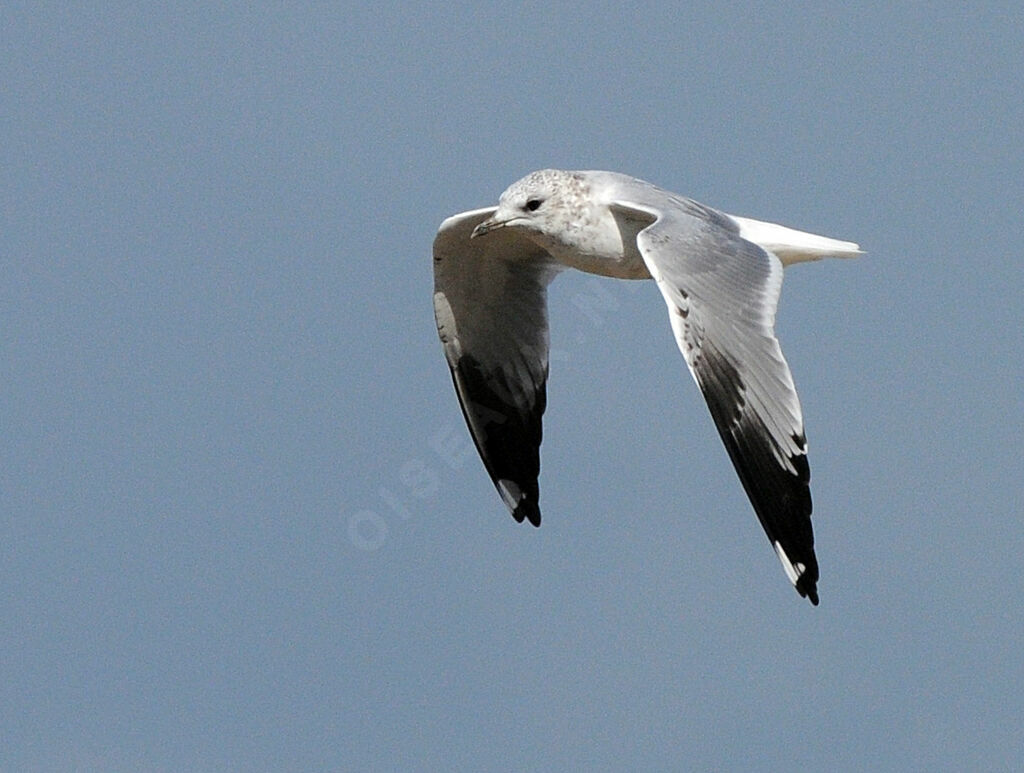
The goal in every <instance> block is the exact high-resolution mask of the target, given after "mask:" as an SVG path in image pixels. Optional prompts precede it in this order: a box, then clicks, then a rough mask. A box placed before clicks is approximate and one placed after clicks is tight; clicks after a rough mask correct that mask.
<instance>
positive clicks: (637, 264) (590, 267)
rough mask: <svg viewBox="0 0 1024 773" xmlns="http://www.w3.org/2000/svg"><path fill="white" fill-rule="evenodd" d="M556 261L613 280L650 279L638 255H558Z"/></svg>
mask: <svg viewBox="0 0 1024 773" xmlns="http://www.w3.org/2000/svg"><path fill="white" fill-rule="evenodd" d="M558 261H559V262H560V263H564V264H565V265H567V266H570V267H571V268H575V269H577V270H579V271H585V272H587V273H588V274H598V275H599V276H608V277H612V278H613V279H650V278H651V272H650V271H648V270H647V265H646V264H645V263H644V261H643V259H642V258H641V257H640V255H639V254H637V255H618V256H611V255H591V254H585V253H575V254H571V255H559V256H558Z"/></svg>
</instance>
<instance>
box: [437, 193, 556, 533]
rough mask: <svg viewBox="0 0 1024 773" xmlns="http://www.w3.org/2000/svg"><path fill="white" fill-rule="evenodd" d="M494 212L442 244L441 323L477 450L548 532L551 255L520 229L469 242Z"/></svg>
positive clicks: (447, 232)
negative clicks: (543, 498) (542, 492)
mask: <svg viewBox="0 0 1024 773" xmlns="http://www.w3.org/2000/svg"><path fill="white" fill-rule="evenodd" d="M494 210H495V208H494V207H491V208H488V209H478V210H474V211H472V212H463V213H462V214H459V215H454V216H453V217H450V218H448V219H447V220H445V221H444V222H443V223H442V224H441V227H440V229H439V230H438V232H437V236H436V237H435V239H434V315H435V318H436V319H437V330H438V334H439V335H440V337H441V342H442V344H443V345H444V353H445V357H446V358H447V360H448V366H449V367H450V368H451V372H452V380H453V381H454V382H455V391H456V393H457V394H458V397H459V403H460V404H461V405H462V413H463V415H464V416H465V417H466V424H467V425H469V431H470V434H471V435H472V436H473V442H474V443H476V447H477V450H478V451H479V452H480V458H481V459H482V460H483V463H484V466H485V467H486V468H487V472H488V473H489V474H490V476H491V480H493V481H494V485H495V486H496V487H497V489H498V493H499V494H500V495H501V498H502V499H503V500H504V502H505V504H506V505H507V506H508V508H509V510H511V512H512V516H513V517H514V518H515V519H516V520H517V521H519V522H520V523H521V522H522V521H523V519H527V520H529V521H530V523H532V524H533V525H534V526H539V525H540V507H539V505H538V499H539V490H538V485H537V478H538V476H539V474H540V442H541V417H542V416H543V414H544V406H545V403H546V392H545V384H546V382H547V376H548V321H547V285H548V283H549V282H550V281H551V279H552V278H553V277H554V276H555V273H556V272H557V270H558V267H557V265H555V264H553V263H552V262H551V261H550V259H549V256H548V254H547V252H545V251H544V250H542V249H541V248H540V247H537V246H536V245H534V244H533V243H532V242H530V241H529V240H528V239H526V238H525V237H523V236H522V235H521V234H519V233H517V232H516V231H515V230H514V229H511V228H501V229H497V230H495V231H492V232H490V233H488V234H487V235H486V236H482V237H478V238H476V239H472V240H471V239H470V234H471V233H472V231H473V228H474V227H475V226H476V225H477V224H478V223H480V222H481V221H483V220H484V219H486V218H487V217H489V216H490V215H491V214H492V213H493V212H494Z"/></svg>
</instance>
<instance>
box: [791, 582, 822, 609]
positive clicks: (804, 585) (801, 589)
mask: <svg viewBox="0 0 1024 773" xmlns="http://www.w3.org/2000/svg"><path fill="white" fill-rule="evenodd" d="M796 589H797V592H798V593H799V594H800V595H801V596H803V597H804V598H806V599H807V600H808V601H810V602H811V603H812V604H813V605H814V606H818V588H817V584H816V583H815V582H814V581H813V580H807V581H804V578H803V577H801V578H800V579H799V580H797V583H796Z"/></svg>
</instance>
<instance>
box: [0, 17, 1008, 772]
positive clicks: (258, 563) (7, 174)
mask: <svg viewBox="0 0 1024 773" xmlns="http://www.w3.org/2000/svg"><path fill="white" fill-rule="evenodd" d="M673 5H674V4H664V5H662V6H660V7H654V8H651V9H648V8H646V7H645V8H644V9H640V8H639V7H638V8H632V7H629V6H623V5H622V4H621V3H595V4H589V5H588V6H587V11H586V13H583V12H582V11H581V9H580V8H572V7H569V6H568V5H566V6H564V7H563V6H557V5H551V4H529V5H525V6H521V7H520V6H514V5H508V4H505V5H503V6H488V5H482V4H451V3H449V4H445V5H444V6H443V7H438V8H437V9H430V10H428V9H426V8H424V9H422V10H409V9H408V8H405V7H404V6H399V5H388V4H385V5H384V6H383V7H381V6H376V5H369V4H368V5H365V6H358V7H355V8H348V7H347V8H345V9H344V10H342V9H341V7H340V6H334V5H330V4H327V5H323V6H318V7H315V8H303V9H299V8H292V7H290V6H286V5H279V4H273V5H271V4H265V5H264V4H259V5H256V6H253V7H250V6H242V5H232V6H229V5H225V6H221V7H219V8H217V9H208V8H201V7H192V6H188V7H185V6H174V7H173V8H171V9H168V8H153V7H147V6H143V5H139V4H118V3H104V4H93V5H90V4H52V5H47V6H42V7H40V6H37V5H33V4H7V5H6V6H5V8H4V10H2V11H0V22H2V25H3V29H4V46H3V48H2V51H0V75H2V80H3V83H4V84H5V92H6V97H5V100H4V104H5V109H4V110H3V111H2V115H0V159H2V165H3V166H2V168H3V178H4V185H3V186H2V188H0V195H2V201H3V206H2V218H3V222H2V228H0V234H2V238H0V259H2V261H3V265H2V272H0V299H2V303H0V325H2V329H3V331H4V333H3V337H2V341H3V348H2V353H0V368H2V369H3V383H4V388H3V389H2V390H0V420H2V426H3V428H4V432H3V436H4V441H3V443H0V526H2V532H0V533H2V538H0V584H2V587H3V588H4V593H3V594H2V595H0V619H2V620H3V621H4V625H3V626H2V627H0V651H2V652H3V653H4V657H3V658H2V660H0V706H2V707H3V708H2V710H0V723H2V724H0V735H2V737H3V738H4V744H3V749H0V768H3V769H9V770H29V769H32V770H70V769H78V770H124V771H129V770H132V771H134V770H182V769H191V770H208V771H222V770H223V771H227V770H239V769H247V770H314V769H333V770H338V769H353V770H355V769H359V770H363V769H379V770H387V769H395V768H404V769H417V768H419V769H429V768H434V769H438V768H457V769H471V770H487V769H508V768H526V769H566V768H589V769H624V768H646V769H659V768H661V769H694V770H697V769H766V770H778V769H793V768H797V767H800V768H807V769H837V770H864V769H875V770H913V769H917V770H923V769H928V770H936V769H976V770H977V769H1012V768H1017V767H1020V766H1021V765H1022V764H1024V751H1022V749H1024V737H1022V731H1021V727H1022V726H1024V699H1022V697H1021V696H1022V690H1021V689H1020V685H1021V682H1022V676H1024V674H1022V667H1021V658H1020V652H1021V646H1022V644H1024V635H1022V630H1024V629H1022V623H1021V609H1020V600H1021V598H1022V595H1024V580H1022V574H1021V560H1020V556H1021V554H1022V552H1024V530H1022V526H1021V509H1022V502H1024V476H1022V475H1021V462H1020V451H1019V448H1020V441H1021V430H1022V425H1024V354H1022V347H1021V336H1020V329H1021V320H1022V316H1024V315H1022V312H1024V301H1022V300H1021V288H1022V287H1024V270H1022V262H1021V257H1020V250H1021V227H1020V219H1021V218H1020V202H1021V201H1022V200H1024V168H1022V166H1024V165H1022V160H1021V159H1022V155H1021V148H1022V144H1024V143H1022V140H1024V136H1022V135H1024V131H1022V129H1021V127H1022V126H1024V100H1022V98H1021V95H1020V83H1019V80H1020V78H1019V74H1020V72H1021V70H1022V67H1024V55H1022V53H1021V52H1022V51H1024V25H1022V24H1021V21H1020V14H1019V10H1018V9H1016V8H1013V7H1012V6H1009V5H1006V6H998V5H990V4H984V5H980V6H977V5H976V6H971V7H970V8H969V9H968V8H966V7H963V6H961V5H960V4H955V3H928V4H924V3H921V4H903V5H900V6H898V7H896V8H893V7H891V4H888V3H878V4H871V3H862V4H858V5H857V6H856V8H852V7H845V6H844V7H840V6H839V5H836V4H819V5H814V6H808V5H807V4H797V3H782V4H726V5H722V4H713V5H712V4H708V5H707V6H696V7H692V8H690V9H688V10H685V11H680V10H678V9H676V8H674V7H672V6H673ZM548 166H554V167H561V168H570V169H572V168H580V169H588V168H590V169H612V170H616V171H622V172H627V173H630V174H633V175H636V176H638V177H642V178H645V179H649V180H651V181H652V182H655V183H657V184H659V185H662V186H663V187H666V188H669V189H671V190H675V191H678V192H680V193H683V194H687V195H690V196H693V197H694V198H697V199H698V200H701V201H703V202H705V203H707V204H710V205H712V206H717V207H720V208H722V209H724V210H726V211H729V212H733V213H735V214H740V215H747V216H751V217H756V218H759V219H765V220H773V221H777V222H782V223H785V224H787V225H791V226H794V227H797V228H801V229H804V230H809V231H814V232H818V233H823V234H827V235H829V236H835V237H838V238H844V239H851V240H854V241H858V242H859V243H860V244H861V245H862V247H863V248H864V249H865V250H866V251H867V253H866V255H865V256H863V257H862V258H861V259H858V260H856V261H844V262H840V261H830V262H823V263H817V264H810V265H803V266H797V267H795V268H794V269H792V270H791V271H788V272H787V276H786V282H785V286H784V288H783V295H782V302H781V305H780V310H779V317H778V326H777V329H778V333H779V336H780V339H781V341H782V345H783V348H784V351H785V352H786V355H787V358H788V360H789V362H790V365H791V367H792V369H793V372H794V376H795V379H796V382H797V385H798V387H799V389H800V394H801V399H802V403H803V408H804V413H805V419H806V424H807V434H808V438H809V444H810V454H811V455H810V464H811V471H812V492H813V496H814V502H815V520H814V523H815V529H816V536H817V549H818V557H819V561H820V564H821V582H820V585H819V590H820V592H821V606H820V607H818V608H812V607H811V606H810V605H809V604H807V602H806V601H802V600H800V599H799V597H798V596H797V595H796V594H795V593H794V592H793V590H792V588H791V587H790V586H789V584H788V582H787V581H786V579H785V577H784V575H783V574H782V572H781V569H780V567H779V565H778V561H777V560H776V558H775V556H774V554H773V553H772V551H771V549H770V546H769V545H768V543H767V542H766V541H765V539H764V536H763V534H762V532H761V529H760V527H759V525H758V524H757V521H756V518H755V516H754V514H753V511H752V510H751V508H750V506H749V504H748V502H747V501H746V498H745V496H744V494H743V491H742V489H741V487H740V485H739V483H738V480H737V479H736V476H735V474H734V472H733V470H732V469H731V465H730V464H729V461H728V458H727V456H726V453H725V451H724V449H723V448H722V447H721V444H720V443H719V441H718V438H717V436H716V434H715V430H714V428H713V426H712V424H711V421H710V418H709V416H708V414H707V410H706V408H705V406H704V404H703V401H702V400H701V398H700V396H699V394H698V393H697V390H696V388H695V387H694V385H693V383H692V381H691V379H690V376H689V375H688V374H687V373H686V371H685V366H684V364H683V362H682V359H681V358H680V357H679V355H678V352H677V351H676V347H675V343H674V342H673V340H672V336H671V333H670V331H669V327H668V321H667V319H666V315H665V310H664V304H663V303H662V301H661V299H660V297H659V294H658V292H657V289H656V287H655V286H654V285H653V283H623V282H614V281H611V280H607V281H602V280H596V279H591V278H589V277H585V276H583V275H569V274H567V275H564V276H562V277H560V278H559V279H558V280H557V281H556V282H555V284H554V285H553V286H552V291H551V325H552V348H553V356H552V374H551V380H550V382H549V391H548V398H549V403H548V406H549V407H548V412H547V414H546V422H545V444H544V448H543V450H542V475H541V504H542V507H543V510H544V515H545V522H544V525H543V527H542V528H541V529H539V530H535V529H532V528H526V527H524V526H519V525H517V524H515V523H514V522H513V521H512V519H511V518H510V517H509V516H508V515H507V513H506V511H505V509H504V507H503V505H502V504H501V502H500V500H499V498H498V497H497V495H496V493H495V492H494V490H493V487H492V486H491V483H490V481H489V480H488V479H487V476H486V474H485V472H484V470H483V467H482V465H481V464H480V462H479V461H478V459H477V458H476V456H475V454H474V453H473V451H472V449H471V447H470V445H469V439H468V435H467V433H466V431H465V428H464V426H463V422H462V417H461V414H460V412H459V408H458V404H457V402H456V399H455V395H454V392H453V390H452V387H451V383H450V379H449V375H448V371H447V368H446V366H445V364H444V362H443V358H442V355H441V349H440V345H439V344H438V342H437V338H436V333H435V329H434V322H433V316H432V309H431V303H430V298H431V293H432V277H431V261H430V244H431V241H432V239H433V235H434V232H435V230H436V228H437V225H438V224H439V223H440V222H441V220H442V219H443V218H445V217H446V216H448V215H450V214H453V213H455V212H458V211H462V210H466V209H472V208H476V207H481V206H487V205H490V204H493V203H495V202H496V200H497V196H498V195H499V194H500V192H501V191H502V190H503V189H504V188H505V187H506V186H507V185H508V184H509V183H510V182H512V181H513V180H515V179H517V178H518V177H520V176H522V175H523V174H525V173H526V172H529V171H531V170H533V169H537V168H542V167H548Z"/></svg>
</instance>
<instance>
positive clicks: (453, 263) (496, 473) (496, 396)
mask: <svg viewBox="0 0 1024 773" xmlns="http://www.w3.org/2000/svg"><path fill="white" fill-rule="evenodd" d="M433 254H434V314H435V318H436V321H437V329H438V334H439V336H440V338H441V343H442V345H443V348H444V354H445V358H446V359H447V361H448V366H449V368H450V369H451V373H452V380H453V381H454V383H455V391H456V394H457V395H458V398H459V403H460V405H461V407H462V412H463V415H464V416H465V419H466V424H467V425H468V427H469V432H470V434H471V436H472V438H473V441H474V443H475V445H476V448H477V450H478V451H479V453H480V457H481V459H482V460H483V463H484V467H485V468H486V469H487V472H488V474H489V475H490V477H491V480H492V481H493V482H494V485H495V487H496V488H497V490H498V493H499V494H500V496H501V498H502V500H503V501H504V503H505V505H506V506H507V507H508V509H509V510H510V511H511V513H512V516H513V517H514V518H515V520H516V521H518V522H520V523H522V522H523V521H524V520H525V521H529V522H530V523H531V524H533V525H534V526H539V525H540V520H541V515H540V505H539V487H538V482H537V479H538V476H539V474H540V444H541V417H542V416H543V414H544V408H545V406H546V403H547V394H546V384H547V377H548V321H547V287H548V284H549V283H550V282H551V280H552V279H554V277H555V276H556V275H557V274H558V273H559V272H560V271H562V270H564V269H566V268H575V269H578V270H580V271H585V272H587V273H590V274H599V275H601V276H607V277H613V278H618V279H654V281H655V282H657V285H658V289H659V290H660V291H661V294H662V296H663V298H664V300H665V304H666V305H667V306H668V316H669V321H670V323H671V326H672V331H673V333H674V335H675V339H676V342H677V344H678V346H679V350H680V352H681V353H682V355H683V358H684V359H685V360H686V364H687V365H688V366H689V369H690V373H691V375H692V376H693V378H694V380H695V381H696V382H697V386H698V387H699V388H700V390H701V392H702V393H703V395H704V399H705V400H706V401H707V404H708V408H709V409H710V411H711V417H712V419H713V421H714V423H715V426H716V428H717V429H718V433H719V435H720V436H721V438H722V442H723V443H724V444H725V448H726V450H727V451H728V454H729V457H730V458H731V459H732V463H733V466H734V467H735V468H736V472H737V473H738V474H739V478H740V481H741V483H742V484H743V488H744V489H745V490H746V493H747V496H748V497H749V499H750V502H751V504H752V505H753V507H754V511H755V512H756V514H757V517H758V519H759V520H760V522H761V526H762V527H763V528H764V531H765V533H766V534H767V536H768V540H769V541H770V543H771V545H772V547H773V548H774V549H775V553H776V555H777V556H778V558H779V560H780V561H781V562H782V567H783V570H784V571H785V573H786V576H787V577H788V578H789V581H790V582H791V583H792V584H793V586H794V587H795V588H796V590H797V592H798V593H799V594H800V595H801V596H802V597H805V598H807V599H809V600H810V602H811V603H812V604H814V605H817V604H818V591H817V582H818V561H817V558H816V556H815V554H814V532H813V530H812V527H811V494H810V487H809V484H810V469H809V467H808V464H807V440H806V437H805V435H804V423H803V415H802V413H801V410H800V402H799V399H798V398H797V393H796V387H795V386H794V384H793V376H792V374H791V373H790V370H789V365H788V364H787V363H786V360H785V358H784V357H783V356H782V350H781V348H780V347H779V342H778V339H776V337H775V329H774V328H775V310H776V308H777V306H778V301H779V293H780V291H781V289H782V270H783V267H784V266H788V265H792V264H794V263H800V262H804V261H811V260H819V259H820V258H823V257H827V256H832V257H840V258H848V257H854V256H856V255H859V254H860V249H859V247H858V246H857V245H856V244H854V243H852V242H845V241H839V240H838V239H830V238H827V237H824V236H816V235H814V234H809V233H803V232H801V231H796V230H793V229H791V228H787V227H785V226H781V225H776V224H774V223H766V222H761V221H758V220H752V219H749V218H744V217H736V216H734V215H728V214H726V213H724V212H720V211H718V210H715V209H712V208H711V207H708V206H705V205H704V204H700V203H698V202H696V201H694V200H692V199H689V198H685V197H683V196H679V195H677V194H675V193H670V192H669V191H666V190H662V189H661V188H658V187H657V186H655V185H652V184H651V183H648V182H644V181H643V180H639V179H637V178H635V177H630V176H628V175H624V174H618V173H615V172H601V171H584V172H573V171H562V170H555V169H544V170H540V171H537V172H533V173H531V174H529V175H527V176H526V177H524V178H522V179H521V180H519V181H517V182H515V183H513V184H512V185H511V186H509V188H508V189H507V190H506V191H505V192H504V193H502V194H501V197H500V198H499V199H498V205H497V206H496V207H487V208H484V209H474V210H471V211H469V212H462V213H460V214H457V215H453V216H452V217H449V218H448V219H446V220H445V221H444V222H443V223H441V227H440V228H439V230H438V233H437V236H436V238H435V239H434V249H433Z"/></svg>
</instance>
